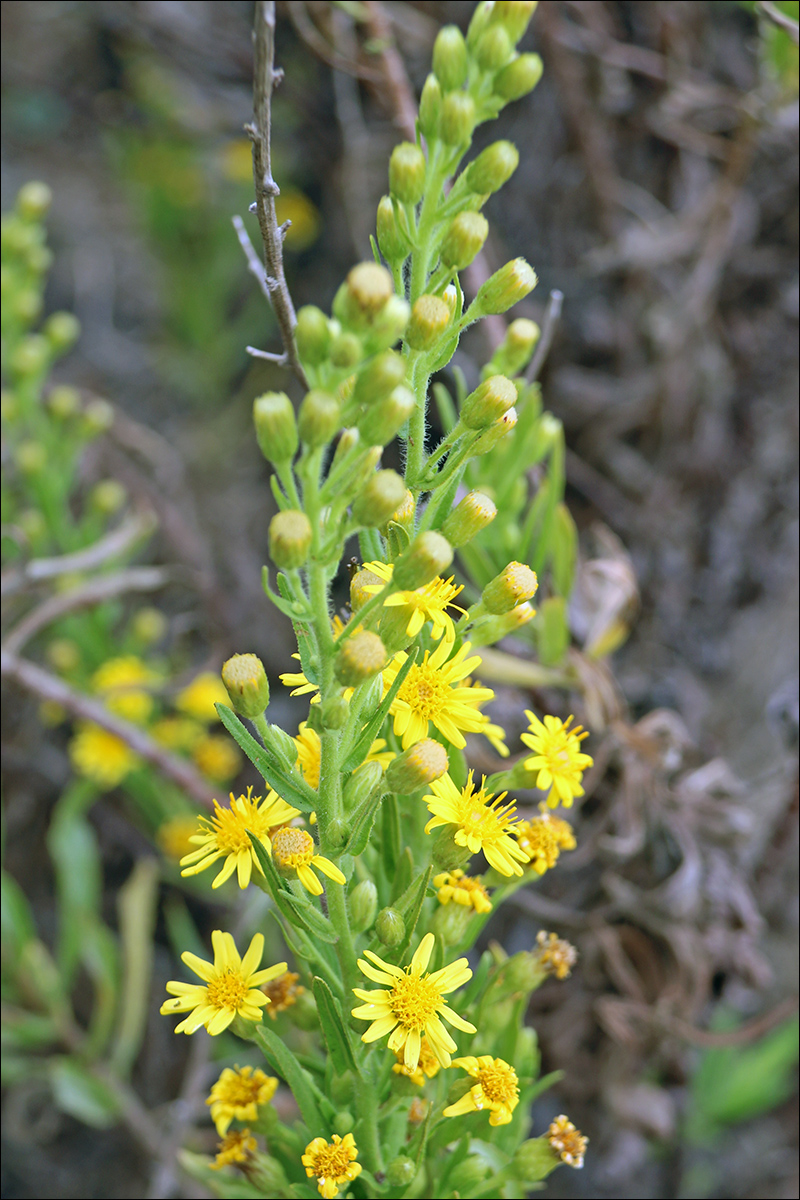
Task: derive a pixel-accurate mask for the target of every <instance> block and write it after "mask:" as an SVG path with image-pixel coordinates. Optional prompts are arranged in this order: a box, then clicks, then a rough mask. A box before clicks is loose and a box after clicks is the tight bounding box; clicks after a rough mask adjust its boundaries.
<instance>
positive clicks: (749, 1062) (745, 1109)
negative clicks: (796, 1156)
mask: <svg viewBox="0 0 800 1200" xmlns="http://www.w3.org/2000/svg"><path fill="white" fill-rule="evenodd" d="M798 1034H799V1030H798V1020H797V1017H792V1018H791V1019H790V1020H789V1021H786V1022H785V1023H784V1024H783V1025H779V1026H778V1028H777V1029H774V1030H772V1032H771V1033H768V1034H767V1035H766V1036H765V1037H763V1038H761V1039H760V1040H759V1041H757V1042H755V1043H753V1044H752V1045H749V1046H720V1047H716V1046H715V1047H714V1048H713V1049H711V1050H707V1051H706V1052H705V1054H704V1055H703V1058H702V1060H701V1062H700V1066H699V1067H698V1069H697V1071H696V1073H695V1076H694V1079H693V1080H692V1107H693V1109H694V1110H695V1112H696V1114H697V1116H698V1117H699V1118H700V1120H701V1123H702V1124H704V1125H705V1126H706V1128H708V1126H711V1127H712V1128H713V1127H715V1126H716V1127H719V1126H724V1125H734V1124H736V1123H737V1122H739V1121H746V1120H752V1118H753V1117H756V1116H760V1115H761V1114H762V1113H766V1112H769V1111H770V1110H771V1109H773V1108H775V1107H776V1106H777V1105H779V1104H781V1103H782V1102H783V1101H784V1100H785V1099H786V1098H787V1097H788V1096H790V1095H791V1093H792V1090H793V1087H794V1083H793V1074H794V1069H795V1067H796V1065H797V1060H798V1044H799V1038H798Z"/></svg>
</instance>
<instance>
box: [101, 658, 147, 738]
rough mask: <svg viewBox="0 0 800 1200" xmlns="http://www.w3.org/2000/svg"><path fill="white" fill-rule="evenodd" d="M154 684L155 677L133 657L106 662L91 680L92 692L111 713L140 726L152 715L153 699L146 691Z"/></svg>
mask: <svg viewBox="0 0 800 1200" xmlns="http://www.w3.org/2000/svg"><path fill="white" fill-rule="evenodd" d="M156 683H158V676H157V675H156V673H155V671H151V670H150V668H149V667H147V666H145V664H144V663H143V662H142V660H141V659H140V658H137V657H136V655H135V654H128V655H125V656H124V657H122V658H110V659H109V660H108V661H107V662H104V663H103V665H102V666H101V667H98V669H97V670H96V671H95V673H94V675H93V676H92V681H91V686H92V691H94V692H97V693H98V694H99V695H101V696H102V697H103V703H104V704H105V706H106V708H108V709H110V710H111V712H113V713H116V714H117V716H119V717H124V718H125V719H126V721H135V722H137V723H138V724H142V723H143V722H144V721H146V720H147V718H148V717H149V716H150V713H151V712H152V711H153V697H152V696H151V695H150V693H149V692H148V691H147V690H146V689H147V688H149V687H153V686H154V685H155V684H156Z"/></svg>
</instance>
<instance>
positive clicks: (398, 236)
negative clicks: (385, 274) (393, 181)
mask: <svg viewBox="0 0 800 1200" xmlns="http://www.w3.org/2000/svg"><path fill="white" fill-rule="evenodd" d="M376 228H377V234H378V245H379V246H380V251H381V254H382V255H383V257H384V258H385V259H386V261H387V262H388V263H399V262H402V261H403V260H404V259H405V258H406V257H407V256H408V252H409V249H410V246H409V244H408V240H407V238H406V237H405V236H404V234H403V233H402V232H401V231H400V228H399V226H398V224H397V218H396V217H395V215H394V204H393V203H392V198H391V196H381V199H380V203H379V204H378V216H377V218H376Z"/></svg>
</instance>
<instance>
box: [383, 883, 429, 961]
mask: <svg viewBox="0 0 800 1200" xmlns="http://www.w3.org/2000/svg"><path fill="white" fill-rule="evenodd" d="M432 874H433V867H432V866H430V867H428V869H427V871H426V872H425V874H424V875H420V877H419V879H418V880H417V881H416V883H412V885H411V887H410V888H409V889H408V891H407V892H406V893H405V895H404V896H401V897H400V899H399V900H398V901H397V903H396V904H395V905H394V907H395V908H396V909H397V911H398V912H399V913H400V914H401V915H402V916H403V918H404V919H405V923H406V935H405V937H404V938H403V940H402V942H401V943H400V945H399V946H398V947H397V950H396V951H395V952H393V957H394V958H396V960H397V961H398V962H399V961H400V959H401V958H402V957H403V955H404V954H405V953H406V951H407V950H408V948H409V946H410V945H411V939H412V937H413V936H414V930H415V929H416V927H417V922H418V921H419V914H420V913H421V912H422V905H423V904H424V902H425V897H426V895H427V892H428V884H429V883H430V879H431V875H432Z"/></svg>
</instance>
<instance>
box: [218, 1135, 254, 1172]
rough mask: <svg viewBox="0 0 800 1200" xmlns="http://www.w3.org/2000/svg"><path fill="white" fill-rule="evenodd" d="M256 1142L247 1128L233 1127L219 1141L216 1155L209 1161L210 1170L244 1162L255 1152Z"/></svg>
mask: <svg viewBox="0 0 800 1200" xmlns="http://www.w3.org/2000/svg"><path fill="white" fill-rule="evenodd" d="M257 1144H258V1143H257V1142H256V1139H255V1138H254V1137H252V1136H251V1134H250V1130H249V1129H234V1130H233V1131H232V1132H231V1133H229V1134H227V1136H226V1137H224V1138H223V1140H222V1141H221V1142H220V1143H219V1148H218V1150H217V1157H216V1158H215V1159H214V1161H213V1162H212V1163H209V1166H210V1167H211V1170H212V1171H219V1170H221V1169H222V1167H232V1166H234V1165H235V1164H237V1163H246V1162H247V1161H248V1159H249V1158H250V1157H251V1156H252V1154H253V1153H254V1152H255V1149H256V1146H257Z"/></svg>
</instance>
